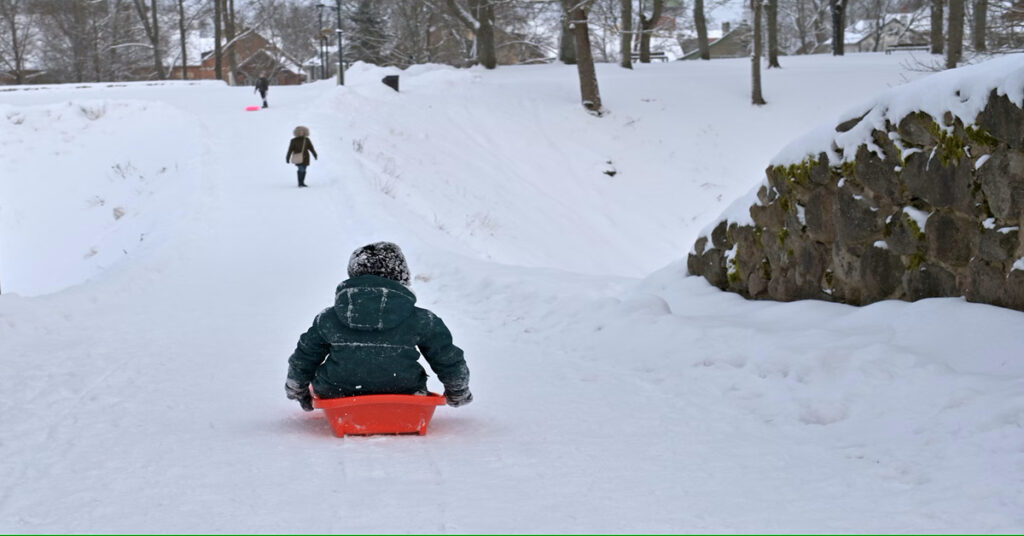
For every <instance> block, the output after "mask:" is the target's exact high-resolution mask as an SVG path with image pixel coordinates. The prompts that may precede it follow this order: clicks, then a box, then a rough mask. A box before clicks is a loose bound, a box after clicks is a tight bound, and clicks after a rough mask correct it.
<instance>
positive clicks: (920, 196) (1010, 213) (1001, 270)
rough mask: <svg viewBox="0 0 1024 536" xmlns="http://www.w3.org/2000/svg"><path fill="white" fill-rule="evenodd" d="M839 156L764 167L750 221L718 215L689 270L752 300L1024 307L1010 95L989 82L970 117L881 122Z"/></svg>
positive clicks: (1021, 152) (1018, 162)
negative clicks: (961, 299) (947, 299)
mask: <svg viewBox="0 0 1024 536" xmlns="http://www.w3.org/2000/svg"><path fill="white" fill-rule="evenodd" d="M1016 100H1018V101H1020V100H1021V99H1020V98H1018V99H1016ZM865 115H867V114H865ZM863 119H864V117H863V116H862V117H858V118H853V119H851V120H849V121H844V122H843V123H841V124H839V125H838V126H836V128H835V131H836V133H843V132H846V131H849V130H850V129H852V128H854V126H856V125H858V123H860V121H861V120H863ZM833 143H834V142H833ZM833 148H834V145H833ZM835 161H836V159H835V158H832V159H830V158H829V155H827V154H826V153H825V152H822V153H821V154H819V155H818V157H817V158H813V157H811V158H807V159H805V160H804V161H802V162H799V163H795V164H791V165H785V166H782V165H778V166H772V167H769V168H768V169H767V181H766V184H764V185H763V186H762V187H761V188H760V190H759V191H758V192H757V202H754V203H753V204H752V206H750V211H749V215H750V220H752V223H750V222H749V221H744V222H742V223H737V222H733V221H728V220H723V221H721V222H719V223H718V224H717V225H716V226H715V227H714V228H713V230H712V231H711V232H710V233H709V235H708V236H702V237H701V238H699V239H698V240H697V242H696V244H695V245H694V248H693V251H692V252H691V253H690V255H689V257H688V260H687V267H688V269H689V272H690V273H691V274H694V275H700V276H703V277H705V278H706V279H707V280H708V281H709V282H711V283H712V284H713V285H715V286H717V287H719V288H722V289H724V290H729V291H732V292H737V293H739V294H742V295H743V296H746V297H748V298H756V299H772V300H779V301H791V300H798V299H807V298H811V299H821V300H829V301H838V302H843V303H849V304H855V305H862V304H868V303H872V302H876V301H879V300H886V299H901V300H918V299H922V298H929V297H942V296H965V297H966V298H967V299H968V300H969V301H974V302H981V303H989V304H993V305H1000V306H1004V307H1010V308H1014V309H1018V310H1024V238H1022V234H1021V232H1020V224H1021V220H1022V219H1024V110H1022V109H1021V108H1020V107H1018V106H1017V105H1016V104H1015V103H1014V102H1013V101H1012V100H1011V99H1009V98H1007V96H1006V95H1000V94H999V92H997V91H995V90H993V91H992V92H991V94H989V95H988V99H987V103H986V104H985V106H984V108H983V109H982V110H981V113H979V114H978V115H977V117H971V118H967V119H966V120H965V119H964V118H961V117H957V116H955V115H954V114H952V113H950V112H945V114H943V116H942V117H932V116H930V115H928V114H926V113H924V112H914V113H910V114H908V115H905V116H904V117H902V118H901V119H894V120H886V121H884V127H881V128H872V129H871V131H870V142H867V143H863V144H861V145H860V146H859V147H857V149H856V155H855V156H854V157H853V158H852V159H849V158H848V159H845V160H842V161H841V162H839V163H835Z"/></svg>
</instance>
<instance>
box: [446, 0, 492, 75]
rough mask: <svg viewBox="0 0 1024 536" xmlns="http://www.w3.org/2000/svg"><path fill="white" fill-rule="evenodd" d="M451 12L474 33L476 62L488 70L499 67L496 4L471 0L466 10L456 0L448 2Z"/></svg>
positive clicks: (488, 0)
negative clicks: (495, 37)
mask: <svg viewBox="0 0 1024 536" xmlns="http://www.w3.org/2000/svg"><path fill="white" fill-rule="evenodd" d="M446 2H447V5H448V9H449V11H450V12H451V13H452V14H453V15H454V16H455V17H456V18H457V19H458V20H459V21H461V22H462V24H463V25H464V26H465V27H466V28H468V29H469V30H470V31H471V32H473V36H474V37H475V41H476V42H475V47H476V61H477V63H479V64H480V65H483V66H484V67H486V68H488V69H493V68H495V67H496V66H497V65H498V56H497V53H496V52H495V47H494V4H493V3H492V2H491V1H490V0H469V7H468V9H467V8H464V7H463V6H462V5H461V4H459V3H458V2H457V1H456V0H446Z"/></svg>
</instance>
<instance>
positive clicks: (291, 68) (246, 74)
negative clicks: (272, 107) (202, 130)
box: [167, 31, 306, 85]
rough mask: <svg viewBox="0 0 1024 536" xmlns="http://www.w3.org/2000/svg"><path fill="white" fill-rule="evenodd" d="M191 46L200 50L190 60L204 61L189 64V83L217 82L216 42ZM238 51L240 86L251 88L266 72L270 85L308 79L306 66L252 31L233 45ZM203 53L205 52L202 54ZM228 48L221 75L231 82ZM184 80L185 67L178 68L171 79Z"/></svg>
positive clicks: (207, 40) (236, 78)
mask: <svg viewBox="0 0 1024 536" xmlns="http://www.w3.org/2000/svg"><path fill="white" fill-rule="evenodd" d="M190 45H191V46H192V47H193V48H194V47H196V46H197V45H198V46H199V47H200V48H199V49H197V50H196V51H195V52H190V53H189V57H190V58H193V57H195V58H200V60H201V61H200V62H199V63H198V64H193V65H189V66H188V67H187V68H186V74H187V77H188V79H189V80H216V79H217V75H216V71H215V64H216V58H215V57H214V52H213V48H214V47H213V39H210V38H202V39H194V40H191V42H190ZM230 48H233V49H234V52H235V59H236V63H237V68H236V70H235V72H234V82H235V84H236V85H251V84H252V83H253V82H254V81H255V80H256V79H257V78H259V75H260V73H266V74H267V77H268V78H270V83H272V84H276V85H295V84H301V83H302V82H304V81H305V80H306V73H305V72H304V70H303V66H302V64H301V63H299V62H298V61H295V60H294V59H292V58H291V57H290V56H288V55H287V54H285V53H284V52H283V51H282V50H281V49H279V48H277V47H276V46H274V44H273V43H271V42H270V41H268V40H266V39H265V38H264V37H263V36H261V35H260V34H258V33H256V32H254V31H249V32H248V33H246V34H245V35H243V36H242V37H239V38H237V39H236V40H235V42H234V43H232V44H231V45H230ZM199 50H202V52H199ZM228 50H229V48H228V47H223V48H222V52H221V72H222V75H223V79H224V81H225V82H230V78H229V76H230V75H229V69H230V67H229V64H228ZM167 77H168V78H171V79H177V80H180V79H181V66H175V67H174V68H173V69H171V72H170V73H169V74H168V76H167Z"/></svg>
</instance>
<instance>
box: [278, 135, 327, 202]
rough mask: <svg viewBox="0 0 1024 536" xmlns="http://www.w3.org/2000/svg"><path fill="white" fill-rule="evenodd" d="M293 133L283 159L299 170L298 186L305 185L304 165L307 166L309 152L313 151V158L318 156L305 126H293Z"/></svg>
mask: <svg viewBox="0 0 1024 536" xmlns="http://www.w3.org/2000/svg"><path fill="white" fill-rule="evenodd" d="M292 134H294V135H295V137H294V138H292V141H290V142H289V143H288V154H286V155H285V157H284V161H285V162H286V163H289V164H295V167H296V168H298V172H299V188H305V187H306V167H307V166H309V154H310V153H313V158H316V159H319V158H320V157H319V156H317V154H316V149H314V148H313V142H312V141H310V139H309V129H308V128H306V127H302V126H299V127H295V130H294V131H292Z"/></svg>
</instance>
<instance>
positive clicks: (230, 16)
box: [222, 0, 238, 86]
mask: <svg viewBox="0 0 1024 536" xmlns="http://www.w3.org/2000/svg"><path fill="white" fill-rule="evenodd" d="M222 1H223V2H224V8H223V11H222V12H223V14H224V16H223V19H224V39H226V40H227V44H226V45H225V48H226V49H227V51H226V52H227V54H228V85H231V86H233V85H235V84H236V83H238V81H237V80H235V76H236V75H237V73H238V54H237V53H236V52H235V39H236V37H237V35H236V32H235V0H222Z"/></svg>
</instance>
